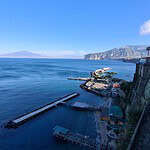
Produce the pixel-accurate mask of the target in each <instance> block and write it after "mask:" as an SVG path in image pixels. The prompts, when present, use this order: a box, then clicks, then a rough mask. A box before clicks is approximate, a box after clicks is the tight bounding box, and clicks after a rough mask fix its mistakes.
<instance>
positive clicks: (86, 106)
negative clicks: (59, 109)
mask: <svg viewBox="0 0 150 150" xmlns="http://www.w3.org/2000/svg"><path fill="white" fill-rule="evenodd" d="M71 107H72V108H74V109H78V110H89V111H98V110H99V111H100V110H101V108H100V107H96V106H93V105H89V104H87V103H83V102H75V103H73V104H72V105H71Z"/></svg>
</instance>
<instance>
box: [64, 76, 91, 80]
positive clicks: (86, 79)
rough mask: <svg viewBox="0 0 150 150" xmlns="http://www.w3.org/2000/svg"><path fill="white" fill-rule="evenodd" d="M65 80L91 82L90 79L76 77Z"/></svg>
mask: <svg viewBox="0 0 150 150" xmlns="http://www.w3.org/2000/svg"><path fill="white" fill-rule="evenodd" d="M67 79H68V80H79V81H89V80H91V78H81V77H78V78H73V77H68V78H67Z"/></svg>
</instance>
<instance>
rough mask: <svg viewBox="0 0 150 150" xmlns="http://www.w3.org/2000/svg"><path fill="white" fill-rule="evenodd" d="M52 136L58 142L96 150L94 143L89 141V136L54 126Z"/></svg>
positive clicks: (91, 140)
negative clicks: (58, 140) (61, 141)
mask: <svg viewBox="0 0 150 150" xmlns="http://www.w3.org/2000/svg"><path fill="white" fill-rule="evenodd" d="M53 135H54V136H55V137H56V138H57V139H60V140H63V141H67V142H71V143H73V144H78V145H80V146H86V147H87V148H89V149H92V150H96V145H97V143H96V141H95V140H93V139H90V138H89V136H84V135H81V134H79V133H72V132H71V131H70V130H69V129H66V128H64V127H61V126H55V127H54V132H53Z"/></svg>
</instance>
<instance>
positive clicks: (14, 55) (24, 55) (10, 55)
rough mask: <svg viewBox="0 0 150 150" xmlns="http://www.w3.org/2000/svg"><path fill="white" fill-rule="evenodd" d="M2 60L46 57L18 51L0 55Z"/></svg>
mask: <svg viewBox="0 0 150 150" xmlns="http://www.w3.org/2000/svg"><path fill="white" fill-rule="evenodd" d="M0 57H3V58H45V57H46V56H42V55H40V54H36V53H32V52H28V51H19V52H14V53H8V54H3V55H0Z"/></svg>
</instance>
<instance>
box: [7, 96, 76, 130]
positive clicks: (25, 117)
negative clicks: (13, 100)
mask: <svg viewBox="0 0 150 150" xmlns="http://www.w3.org/2000/svg"><path fill="white" fill-rule="evenodd" d="M77 96H79V93H72V94H69V95H66V96H64V97H62V98H59V99H57V100H55V101H53V102H51V103H49V104H46V105H44V106H42V107H40V108H38V109H36V110H33V111H31V112H29V113H26V114H24V115H21V116H19V117H17V118H15V119H14V120H11V121H9V122H8V123H7V124H6V125H4V126H5V128H17V127H18V126H19V125H21V124H23V123H24V122H26V121H27V120H29V119H31V118H33V117H35V116H37V115H39V114H41V113H43V112H45V111H48V110H49V109H51V108H53V107H57V106H58V105H59V104H62V103H63V102H66V101H68V100H70V99H72V98H74V97H77Z"/></svg>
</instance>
